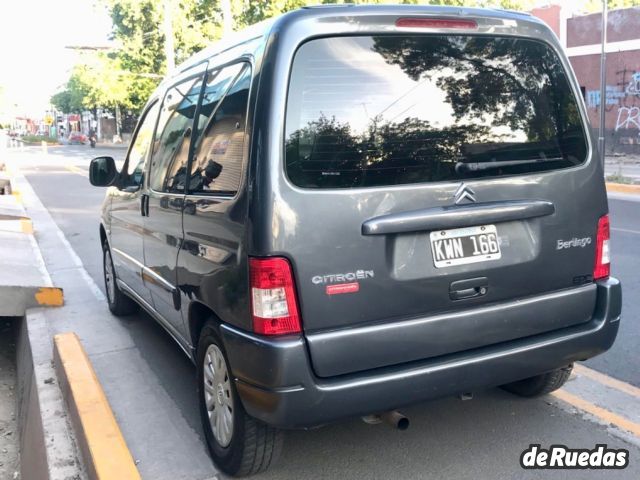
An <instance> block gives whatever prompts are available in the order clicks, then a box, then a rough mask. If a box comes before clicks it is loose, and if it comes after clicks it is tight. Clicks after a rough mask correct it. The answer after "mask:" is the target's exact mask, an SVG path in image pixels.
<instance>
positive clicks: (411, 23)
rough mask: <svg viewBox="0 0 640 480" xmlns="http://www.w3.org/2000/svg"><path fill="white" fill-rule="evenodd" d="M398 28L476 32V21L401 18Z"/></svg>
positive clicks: (397, 21)
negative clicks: (449, 29) (450, 29)
mask: <svg viewBox="0 0 640 480" xmlns="http://www.w3.org/2000/svg"><path fill="white" fill-rule="evenodd" d="M396 27H403V28H452V29H458V30H476V29H477V28H478V24H477V23H476V21H475V20H456V19H448V18H399V19H398V20H396Z"/></svg>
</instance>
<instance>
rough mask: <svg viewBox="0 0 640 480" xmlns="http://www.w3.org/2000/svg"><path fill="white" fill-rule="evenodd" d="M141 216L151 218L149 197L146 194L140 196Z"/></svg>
mask: <svg viewBox="0 0 640 480" xmlns="http://www.w3.org/2000/svg"><path fill="white" fill-rule="evenodd" d="M140 215H142V216H143V217H148V216H149V195H147V194H146V193H143V194H142V195H140Z"/></svg>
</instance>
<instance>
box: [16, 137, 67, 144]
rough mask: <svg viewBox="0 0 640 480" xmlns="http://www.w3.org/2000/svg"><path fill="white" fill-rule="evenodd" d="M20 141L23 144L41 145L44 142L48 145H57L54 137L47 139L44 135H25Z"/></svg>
mask: <svg viewBox="0 0 640 480" xmlns="http://www.w3.org/2000/svg"><path fill="white" fill-rule="evenodd" d="M22 141H23V142H24V143H38V144H39V143H42V142H46V143H50V144H57V143H58V139H57V138H54V137H47V136H45V135H25V136H24V137H22Z"/></svg>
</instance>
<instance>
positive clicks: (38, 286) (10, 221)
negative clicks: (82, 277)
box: [0, 165, 64, 317]
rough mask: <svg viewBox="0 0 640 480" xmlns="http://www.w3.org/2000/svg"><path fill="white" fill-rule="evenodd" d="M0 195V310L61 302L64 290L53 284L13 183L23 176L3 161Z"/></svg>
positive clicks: (14, 311)
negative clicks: (0, 263)
mask: <svg viewBox="0 0 640 480" xmlns="http://www.w3.org/2000/svg"><path fill="white" fill-rule="evenodd" d="M5 170H6V175H3V176H2V179H3V184H2V188H3V192H4V194H3V195H2V196H0V200H1V201H0V257H2V258H3V259H5V261H4V262H3V267H4V269H5V271H4V272H3V271H0V314H1V315H7V316H17V317H22V316H24V315H25V314H26V311H27V309H29V308H32V307H39V306H48V307H60V306H62V305H64V293H63V291H62V289H61V288H57V287H55V286H54V285H53V284H52V282H51V277H50V276H49V272H48V271H47V268H46V265H45V263H44V260H43V258H42V254H41V253H40V247H39V245H38V242H37V241H36V238H35V235H34V234H35V231H34V225H33V222H32V220H31V218H30V216H29V215H28V214H27V212H26V210H25V208H24V204H23V198H22V195H21V192H20V190H19V189H17V188H15V186H16V183H18V184H19V183H20V181H21V180H24V177H22V176H21V174H20V172H19V170H18V169H17V168H11V165H5Z"/></svg>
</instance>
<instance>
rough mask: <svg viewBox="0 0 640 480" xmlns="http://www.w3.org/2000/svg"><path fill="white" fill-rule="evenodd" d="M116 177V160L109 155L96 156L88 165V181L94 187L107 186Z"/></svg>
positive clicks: (111, 183)
mask: <svg viewBox="0 0 640 480" xmlns="http://www.w3.org/2000/svg"><path fill="white" fill-rule="evenodd" d="M117 178H118V170H117V169H116V162H115V160H114V159H113V158H111V157H96V158H94V159H93V160H91V164H90V165H89V181H90V182H91V185H93V186H94V187H109V186H111V185H113V184H114V183H115V182H116V180H117Z"/></svg>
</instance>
